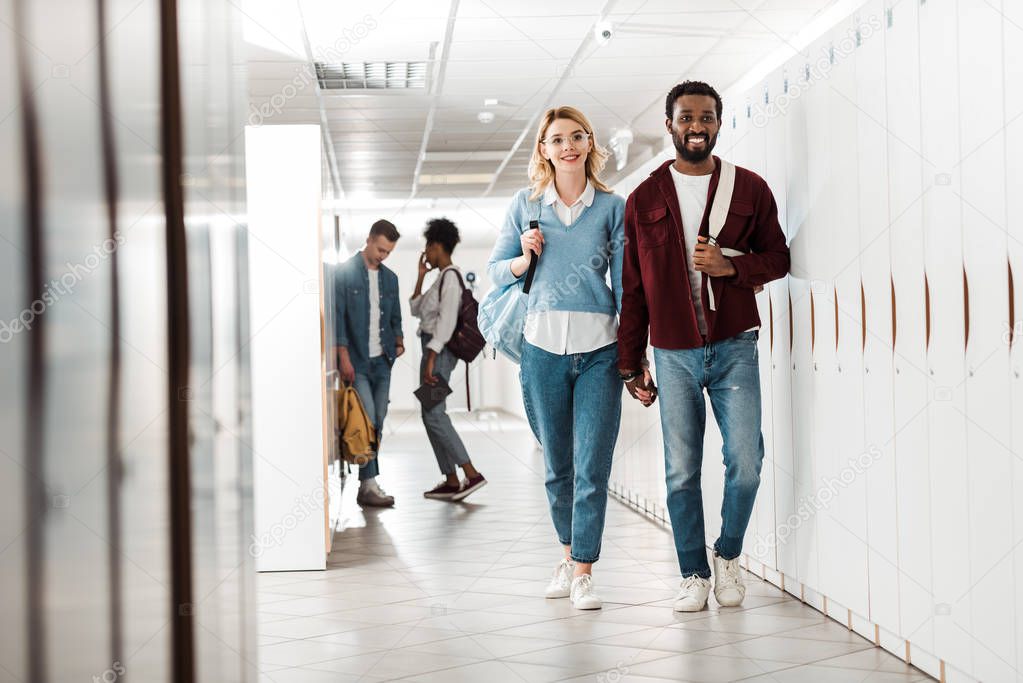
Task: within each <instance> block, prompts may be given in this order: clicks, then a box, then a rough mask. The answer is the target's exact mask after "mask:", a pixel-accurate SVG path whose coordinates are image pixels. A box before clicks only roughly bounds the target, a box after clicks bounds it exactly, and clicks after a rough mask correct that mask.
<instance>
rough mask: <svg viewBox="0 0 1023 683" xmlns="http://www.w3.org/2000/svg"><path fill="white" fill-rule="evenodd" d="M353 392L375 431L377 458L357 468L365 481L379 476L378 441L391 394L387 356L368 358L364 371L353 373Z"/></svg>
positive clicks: (360, 478)
mask: <svg viewBox="0 0 1023 683" xmlns="http://www.w3.org/2000/svg"><path fill="white" fill-rule="evenodd" d="M355 391H356V392H358V394H359V398H360V399H361V400H362V406H363V407H364V408H365V409H366V416H367V417H369V419H370V420H372V422H373V426H374V427H375V428H376V431H377V451H378V454H377V457H375V458H373V459H372V460H370V461H369V462H368V463H366V464H365V465H363V466H362V467H360V468H359V481H365V480H366V479H372V478H373V477H375V476H377V475H378V474H380V455H379V450H380V441H382V440H383V438H384V418H385V417H387V404H388V403H389V402H390V394H391V364H390V363H388V362H387V356H374V357H373V358H370V359H369V367H368V368H366V371H365V372H356V373H355Z"/></svg>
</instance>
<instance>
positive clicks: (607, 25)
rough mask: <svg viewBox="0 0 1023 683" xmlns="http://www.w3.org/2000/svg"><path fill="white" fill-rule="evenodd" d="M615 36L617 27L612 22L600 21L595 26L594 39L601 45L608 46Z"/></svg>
mask: <svg viewBox="0 0 1023 683" xmlns="http://www.w3.org/2000/svg"><path fill="white" fill-rule="evenodd" d="M614 35H615V27H614V24H612V23H611V22H610V21H598V22H597V23H596V24H595V25H594V26H593V37H594V38H595V39H596V40H597V42H598V43H599V44H601V45H607V44H608V43H609V42H611V39H612V38H613V37H614Z"/></svg>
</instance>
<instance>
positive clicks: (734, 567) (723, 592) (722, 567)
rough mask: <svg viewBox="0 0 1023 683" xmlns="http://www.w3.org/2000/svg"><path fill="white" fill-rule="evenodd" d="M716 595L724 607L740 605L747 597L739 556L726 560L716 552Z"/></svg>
mask: <svg viewBox="0 0 1023 683" xmlns="http://www.w3.org/2000/svg"><path fill="white" fill-rule="evenodd" d="M714 597H715V598H717V601H718V604H719V605H721V606H722V607H738V606H739V605H741V604H742V599H743V598H745V597H746V584H745V583H744V582H743V580H742V569H741V568H740V567H739V558H738V557H736V558H734V559H731V560H726V559H724V558H722V557H719V556H718V554H717V553H714Z"/></svg>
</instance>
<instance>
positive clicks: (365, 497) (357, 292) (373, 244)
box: [334, 220, 405, 507]
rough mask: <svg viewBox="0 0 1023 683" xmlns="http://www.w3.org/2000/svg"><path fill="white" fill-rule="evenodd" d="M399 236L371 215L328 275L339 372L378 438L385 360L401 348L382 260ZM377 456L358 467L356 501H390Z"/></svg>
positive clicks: (391, 282) (394, 299)
mask: <svg viewBox="0 0 1023 683" xmlns="http://www.w3.org/2000/svg"><path fill="white" fill-rule="evenodd" d="M399 237H401V235H399V234H398V230H397V229H396V228H395V227H394V224H393V223H391V222H390V221H386V220H379V221H377V222H376V223H374V224H373V227H371V228H370V231H369V237H367V238H366V246H365V247H364V248H363V249H362V250H361V251H359V252H358V253H357V254H355V255H354V256H352V257H351V258H350V259H348V260H347V261H345V262H344V263H342V264H341V265H340V266H339V267H338V269H337V272H336V275H335V278H334V305H335V307H336V315H335V317H334V320H335V339H336V341H337V348H336V353H337V354H338V356H339V367H340V369H341V378H342V379H343V380H344V381H346V382H352V383H354V385H355V390H356V391H357V392H358V393H359V398H360V399H362V403H363V406H365V408H366V413H367V415H368V416H369V418H370V419H371V420H372V421H373V425H374V426H375V427H376V432H377V439H378V441H379V439H380V438H381V437H382V436H383V427H384V417H385V416H386V415H387V403H388V401H389V394H390V389H391V366H392V365H393V364H394V359H395V358H397V357H398V356H400V355H401V354H403V353H405V341H404V335H403V334H402V331H401V304H400V299H399V298H398V276H397V275H395V274H394V271H392V270H391V269H390V268H387V267H386V266H384V265H383V262H384V260H385V259H386V258H387V257H388V256H390V254H391V252H392V251H393V250H394V247H395V244H397V242H398V238H399ZM379 460H380V458H379V456H378V457H376V458H374V459H373V460H371V461H370V462H369V463H368V464H366V465H364V466H362V467H360V468H359V495H358V498H357V500H358V503H359V505H362V506H373V507H390V506H392V505H394V497H393V496H389V495H387V494H386V493H384V491H383V489H381V488H380V485H379V484H378V483H377V481H376V477H377V475H378V474H379V473H380V464H379Z"/></svg>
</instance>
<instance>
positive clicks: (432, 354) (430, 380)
mask: <svg viewBox="0 0 1023 683" xmlns="http://www.w3.org/2000/svg"><path fill="white" fill-rule="evenodd" d="M436 360H437V352H436V351H434V350H433V349H430V350H428V351H427V352H426V367H424V368H423V384H428V385H430V386H431V387H432V386H433V385H434V384H436V383H437V377H436V376H435V375H434V374H433V363H434V361H436Z"/></svg>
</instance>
